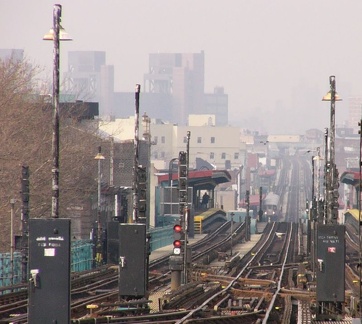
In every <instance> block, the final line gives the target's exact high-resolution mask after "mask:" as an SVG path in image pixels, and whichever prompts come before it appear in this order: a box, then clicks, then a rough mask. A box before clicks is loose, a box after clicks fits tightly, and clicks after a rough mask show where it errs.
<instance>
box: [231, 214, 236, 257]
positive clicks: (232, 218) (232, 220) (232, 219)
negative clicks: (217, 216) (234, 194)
mask: <svg viewBox="0 0 362 324" xmlns="http://www.w3.org/2000/svg"><path fill="white" fill-rule="evenodd" d="M234 215H235V214H234V213H233V212H231V213H230V258H232V257H233V222H234Z"/></svg>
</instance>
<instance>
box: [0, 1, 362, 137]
mask: <svg viewBox="0 0 362 324" xmlns="http://www.w3.org/2000/svg"><path fill="white" fill-rule="evenodd" d="M60 4H62V6H63V12H62V25H63V27H64V28H65V29H66V30H67V32H69V34H70V35H71V36H72V37H73V39H74V41H72V42H67V43H62V44H61V54H60V55H61V59H60V60H61V71H60V74H61V76H62V75H63V72H65V71H66V70H67V69H68V68H67V56H68V51H79V50H87V51H105V52H106V58H107V64H109V65H114V68H115V89H114V90H115V91H134V86H135V84H136V83H140V84H141V85H143V75H144V74H145V73H147V72H148V54H150V53H157V52H160V53H162V52H165V53H199V52H200V51H204V52H205V92H213V89H214V88H215V87H216V86H222V87H224V90H225V93H227V94H228V95H229V122H230V124H232V125H234V126H240V127H243V128H249V129H251V130H258V131H260V132H262V133H263V132H269V133H270V134H289V133H290V134H302V133H304V132H305V130H306V129H309V128H318V129H321V130H322V129H324V128H325V127H329V120H330V115H329V107H330V106H329V103H327V102H322V101H321V99H322V97H323V95H324V94H325V93H326V92H327V91H328V90H329V76H330V75H335V76H336V84H337V91H338V93H339V94H340V96H341V97H342V98H343V101H342V102H338V103H337V104H336V123H337V124H338V125H340V124H343V123H344V122H345V121H346V120H347V118H348V97H349V96H362V78H361V75H362V60H361V57H362V43H361V42H360V41H359V38H360V35H361V34H362V33H361V32H362V20H361V19H360V13H361V12H362V2H361V1H359V0H349V1H344V2H342V1H339V0H329V1H327V0H319V1H305V0H304V1H302V0H296V1H286V0H274V1H270V0H259V1H250V0H249V1H246V0H245V1H243V0H238V1H236V0H229V1H227V2H225V1H221V0H198V1H192V0H184V1H181V2H179V1H172V0H167V1H166V0H157V1H156V0H123V1H119V0H103V1H97V0H87V1H85V0H77V1H71V0H64V1H62V2H61V3H60ZM53 5H54V3H51V2H49V1H46V0H33V1H20V0H12V1H4V0H3V1H0V15H1V19H0V40H1V42H0V48H16V49H18V48H19V49H23V50H24V53H25V56H26V58H27V59H28V60H29V61H30V62H33V63H35V64H37V65H40V66H41V67H45V70H46V74H47V75H48V77H49V79H51V75H52V57H53V54H52V52H53V48H52V44H51V42H45V41H43V40H42V37H43V35H44V34H45V33H46V32H47V31H48V30H49V28H50V27H51V26H52V16H53ZM141 90H142V89H141ZM140 109H141V110H142V93H141V106H140Z"/></svg>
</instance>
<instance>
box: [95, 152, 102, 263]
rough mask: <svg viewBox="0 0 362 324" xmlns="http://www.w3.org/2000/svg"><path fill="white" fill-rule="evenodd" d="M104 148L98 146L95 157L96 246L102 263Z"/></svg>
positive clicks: (98, 258)
mask: <svg viewBox="0 0 362 324" xmlns="http://www.w3.org/2000/svg"><path fill="white" fill-rule="evenodd" d="M101 152H102V148H101V147H100V146H98V153H97V155H96V156H95V157H94V159H95V160H97V161H98V204H97V248H96V260H97V261H98V263H101V262H102V260H103V258H102V242H101V236H102V224H101V178H102V174H101V161H102V160H104V159H105V157H104V156H103V155H102V153H101Z"/></svg>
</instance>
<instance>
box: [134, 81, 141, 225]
mask: <svg viewBox="0 0 362 324" xmlns="http://www.w3.org/2000/svg"><path fill="white" fill-rule="evenodd" d="M140 90H141V86H140V85H139V84H136V89H135V124H134V143H133V144H134V159H133V215H132V221H133V223H137V222H138V166H139V159H138V154H139V153H138V146H139V112H140V106H139V99H140Z"/></svg>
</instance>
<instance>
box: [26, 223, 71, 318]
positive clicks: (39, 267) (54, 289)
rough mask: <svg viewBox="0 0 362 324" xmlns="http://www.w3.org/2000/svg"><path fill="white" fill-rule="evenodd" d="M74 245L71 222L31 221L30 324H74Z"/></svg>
mask: <svg viewBox="0 0 362 324" xmlns="http://www.w3.org/2000/svg"><path fill="white" fill-rule="evenodd" d="M70 246H71V240H70V219H61V218H49V219H29V278H30V279H29V286H28V294H29V304H28V323H29V324H39V323H57V324H68V323H69V322H70Z"/></svg>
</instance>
